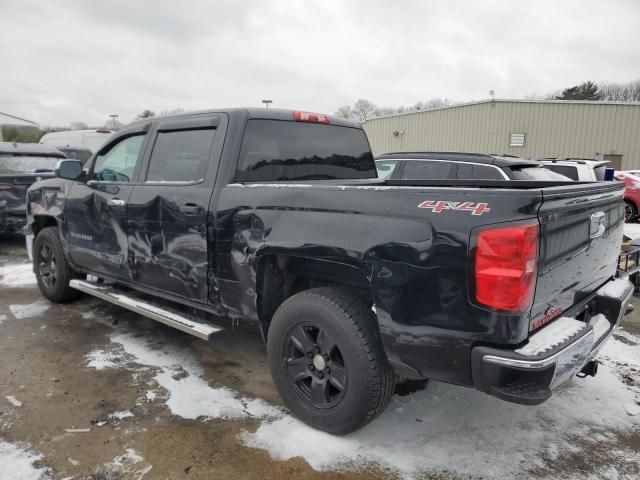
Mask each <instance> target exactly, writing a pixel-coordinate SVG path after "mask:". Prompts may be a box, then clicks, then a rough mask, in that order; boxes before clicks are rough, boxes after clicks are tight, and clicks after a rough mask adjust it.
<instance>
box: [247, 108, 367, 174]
mask: <svg viewBox="0 0 640 480" xmlns="http://www.w3.org/2000/svg"><path fill="white" fill-rule="evenodd" d="M376 177H377V174H376V166H375V162H374V160H373V155H372V154H371V149H370V148H369V142H368V141H367V137H366V136H365V134H364V131H362V130H360V129H358V128H350V127H339V126H335V125H324V124H314V123H302V122H286V121H277V120H257V119H255V120H249V121H248V122H247V128H246V130H245V132H244V139H243V140H242V149H241V151H240V159H239V161H238V170H237V172H236V181H239V182H269V181H287V180H289V181H291V180H341V179H355V178H376Z"/></svg>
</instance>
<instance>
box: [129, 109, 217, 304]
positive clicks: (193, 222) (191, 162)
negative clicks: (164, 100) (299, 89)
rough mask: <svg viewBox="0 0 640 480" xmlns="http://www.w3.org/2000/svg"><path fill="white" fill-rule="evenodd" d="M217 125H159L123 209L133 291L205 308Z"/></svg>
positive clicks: (201, 120)
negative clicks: (149, 291)
mask: <svg viewBox="0 0 640 480" xmlns="http://www.w3.org/2000/svg"><path fill="white" fill-rule="evenodd" d="M219 121H220V118H219V116H217V115H211V114H208V115H202V116H196V117H190V118H188V119H179V118H177V119H171V118H168V119H165V120H160V121H159V122H158V124H157V128H156V130H155V131H154V132H153V134H152V136H153V140H152V142H151V143H152V144H153V147H151V148H152V149H151V153H150V155H149V156H148V162H146V164H145V165H144V167H143V169H142V170H143V172H142V173H141V179H140V183H139V184H138V185H136V187H135V188H134V189H133V192H132V194H131V197H130V198H129V201H128V204H127V216H128V227H127V228H128V233H129V251H130V255H131V265H132V276H133V279H134V281H135V282H136V284H137V285H140V286H145V287H148V288H151V289H154V290H158V291H162V292H167V293H169V294H171V295H176V296H180V297H183V298H185V299H188V300H191V301H197V302H203V303H205V302H207V299H208V273H209V262H208V256H207V251H208V248H207V247H208V242H209V239H208V228H207V215H208V207H209V201H210V199H211V196H212V194H213V186H214V183H215V177H216V173H217V169H218V163H219V155H220V148H221V145H222V142H223V135H218V134H217V133H216V132H217V127H218V125H219Z"/></svg>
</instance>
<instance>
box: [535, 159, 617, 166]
mask: <svg viewBox="0 0 640 480" xmlns="http://www.w3.org/2000/svg"><path fill="white" fill-rule="evenodd" d="M539 160H540V161H541V162H546V163H559V164H563V165H571V164H579V165H589V166H591V167H594V168H595V167H599V166H601V165H606V164H607V163H609V160H596V159H595V158H576V157H566V158H565V157H549V158H540V159H539Z"/></svg>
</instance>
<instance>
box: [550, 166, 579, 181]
mask: <svg viewBox="0 0 640 480" xmlns="http://www.w3.org/2000/svg"><path fill="white" fill-rule="evenodd" d="M544 168H547V169H549V170H551V171H553V172H556V173H559V174H560V175H564V176H565V177H569V178H570V179H571V180H576V181H577V180H578V169H577V168H576V167H573V166H571V165H551V164H545V166H544Z"/></svg>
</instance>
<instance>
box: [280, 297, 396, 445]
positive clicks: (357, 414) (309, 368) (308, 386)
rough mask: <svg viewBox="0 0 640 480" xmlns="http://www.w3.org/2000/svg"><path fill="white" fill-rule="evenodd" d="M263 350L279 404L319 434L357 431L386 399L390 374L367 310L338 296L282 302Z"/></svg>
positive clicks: (354, 299)
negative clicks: (267, 359) (282, 404)
mask: <svg viewBox="0 0 640 480" xmlns="http://www.w3.org/2000/svg"><path fill="white" fill-rule="evenodd" d="M267 347H268V351H269V362H270V365H271V373H272V376H273V379H274V382H275V384H276V386H277V388H278V391H279V392H280V395H281V396H282V399H283V400H284V402H285V404H286V405H287V407H289V409H290V410H291V412H292V413H293V414H294V415H295V416H296V417H298V418H299V419H300V420H302V421H304V422H305V423H307V424H309V425H311V426H312V427H314V428H317V429H319V430H323V431H325V432H329V433H333V434H338V435H342V434H346V433H349V432H352V431H354V430H357V429H358V428H361V427H363V426H364V425H366V424H367V423H368V422H370V421H371V420H372V419H374V418H375V417H376V416H377V415H379V414H380V413H381V412H382V411H383V410H384V408H385V407H386V406H387V404H388V403H389V400H390V399H391V395H392V394H393V388H394V374H393V369H392V368H391V367H390V365H389V363H388V361H387V358H386V355H385V353H384V349H383V346H382V340H381V338H380V333H379V331H378V326H377V322H376V320H375V318H374V317H373V314H372V312H371V310H370V309H369V308H367V306H366V305H365V304H364V303H363V302H362V301H361V300H360V299H358V298H357V297H355V296H354V295H352V294H350V293H348V292H345V291H342V290H340V289H336V288H315V289H311V290H306V291H303V292H301V293H298V294H297V295H294V296H293V297H291V298H289V299H287V300H286V301H285V302H284V303H283V304H282V305H281V306H280V307H279V308H278V310H277V311H276V313H275V315H274V317H273V320H272V322H271V325H270V328H269V335H268V339H267Z"/></svg>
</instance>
